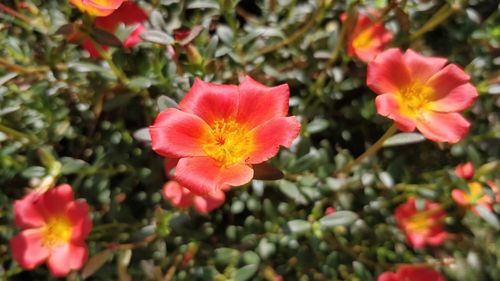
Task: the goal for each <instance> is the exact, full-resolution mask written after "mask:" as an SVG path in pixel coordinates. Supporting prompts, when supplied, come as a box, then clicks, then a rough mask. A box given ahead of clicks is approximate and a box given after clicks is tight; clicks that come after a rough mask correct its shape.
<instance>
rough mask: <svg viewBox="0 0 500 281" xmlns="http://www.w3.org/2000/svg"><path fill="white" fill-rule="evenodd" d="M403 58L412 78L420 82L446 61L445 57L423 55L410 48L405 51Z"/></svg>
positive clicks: (423, 81)
mask: <svg viewBox="0 0 500 281" xmlns="http://www.w3.org/2000/svg"><path fill="white" fill-rule="evenodd" d="M404 59H405V62H406V66H407V67H408V70H409V71H410V74H411V76H412V78H413V79H417V80H419V81H420V83H425V82H427V80H429V78H431V77H432V76H433V75H434V74H436V73H437V72H438V71H439V70H441V69H442V68H443V67H444V65H445V64H446V63H447V62H448V60H447V59H445V58H440V57H424V56H422V55H420V54H418V53H416V52H414V51H413V50H411V49H408V50H407V51H406V53H405V54H404Z"/></svg>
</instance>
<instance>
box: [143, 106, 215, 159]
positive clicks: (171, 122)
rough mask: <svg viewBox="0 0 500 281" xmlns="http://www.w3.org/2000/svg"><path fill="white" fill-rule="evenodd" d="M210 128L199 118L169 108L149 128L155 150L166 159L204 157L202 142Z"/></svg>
mask: <svg viewBox="0 0 500 281" xmlns="http://www.w3.org/2000/svg"><path fill="white" fill-rule="evenodd" d="M209 130H210V127H208V125H207V124H206V123H205V122H203V120H201V119H200V118H199V117H198V116H196V115H193V114H190V113H186V112H183V111H180V110H178V109H174V108H169V109H166V110H164V111H162V112H161V113H160V114H158V117H156V120H155V122H154V124H153V125H152V126H151V127H149V132H150V134H151V142H152V148H153V150H154V151H155V152H156V153H158V154H160V155H161V156H164V157H169V158H180V157H186V156H204V155H206V154H205V152H204V151H203V149H202V146H201V144H200V143H201V142H202V140H203V139H204V137H205V135H206V134H207V133H208V131H209Z"/></svg>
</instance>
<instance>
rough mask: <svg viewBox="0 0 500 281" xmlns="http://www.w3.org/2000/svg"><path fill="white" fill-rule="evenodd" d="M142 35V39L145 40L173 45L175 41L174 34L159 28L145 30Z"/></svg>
mask: <svg viewBox="0 0 500 281" xmlns="http://www.w3.org/2000/svg"><path fill="white" fill-rule="evenodd" d="M140 36H141V38H142V39H144V41H148V42H153V43H157V44H161V45H172V44H173V43H174V42H175V40H174V38H172V36H170V35H168V34H167V33H165V32H162V31H158V30H148V31H143V32H141V34H140Z"/></svg>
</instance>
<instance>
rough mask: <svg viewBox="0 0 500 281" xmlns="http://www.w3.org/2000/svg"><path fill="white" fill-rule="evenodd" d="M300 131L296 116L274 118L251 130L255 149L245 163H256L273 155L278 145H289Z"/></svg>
mask: <svg viewBox="0 0 500 281" xmlns="http://www.w3.org/2000/svg"><path fill="white" fill-rule="evenodd" d="M299 132H300V123H299V121H297V118H295V117H294V116H292V117H280V118H274V119H272V120H270V121H268V122H266V123H264V124H262V125H260V126H259V127H257V128H255V129H253V130H252V133H253V134H254V138H255V150H254V152H252V153H251V154H250V156H249V157H248V159H247V160H246V162H247V163H250V164H257V163H261V162H264V161H266V160H268V159H270V158H271V157H273V156H275V155H276V154H277V153H278V151H279V148H280V145H282V146H285V147H290V146H291V145H292V141H293V140H294V139H295V138H296V137H297V136H298V134H299Z"/></svg>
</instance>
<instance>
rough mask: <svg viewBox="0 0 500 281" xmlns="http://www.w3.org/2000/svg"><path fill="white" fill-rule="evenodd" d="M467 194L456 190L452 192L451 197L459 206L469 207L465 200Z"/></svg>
mask: <svg viewBox="0 0 500 281" xmlns="http://www.w3.org/2000/svg"><path fill="white" fill-rule="evenodd" d="M465 195H466V194H465V192H464V191H463V190H461V189H458V188H455V189H453V190H452V191H451V197H452V198H453V200H455V202H457V204H459V205H462V206H467V205H469V202H468V200H467V199H466V198H465V197H466V196H465Z"/></svg>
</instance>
